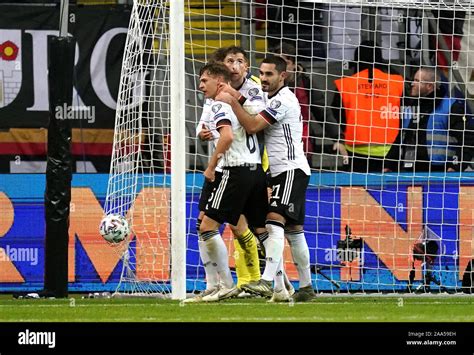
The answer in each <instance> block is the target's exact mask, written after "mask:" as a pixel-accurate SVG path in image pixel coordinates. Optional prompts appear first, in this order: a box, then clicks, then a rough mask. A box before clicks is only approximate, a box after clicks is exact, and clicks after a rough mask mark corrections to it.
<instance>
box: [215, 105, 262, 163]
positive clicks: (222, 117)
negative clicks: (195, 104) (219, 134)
mask: <svg viewBox="0 0 474 355" xmlns="http://www.w3.org/2000/svg"><path fill="white" fill-rule="evenodd" d="M211 112H212V114H213V117H212V120H213V121H214V124H215V127H216V129H219V128H221V127H223V126H230V127H231V128H232V133H233V135H234V140H233V142H232V144H231V146H230V148H229V149H228V150H227V151H226V152H225V154H224V156H223V157H222V158H221V159H220V160H219V166H220V167H236V166H249V165H255V164H260V163H261V158H260V148H259V146H258V141H257V136H256V135H255V134H247V132H246V131H245V129H244V127H242V126H241V125H240V123H239V120H238V119H237V117H236V116H235V114H234V111H232V107H231V106H230V105H229V104H226V103H224V102H221V101H214V102H213V104H212V106H211Z"/></svg>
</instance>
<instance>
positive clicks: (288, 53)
mask: <svg viewBox="0 0 474 355" xmlns="http://www.w3.org/2000/svg"><path fill="white" fill-rule="evenodd" d="M272 52H273V53H274V54H275V55H277V56H282V55H284V56H285V57H286V58H287V59H288V60H290V61H291V62H292V63H293V64H295V63H296V48H295V47H294V46H293V45H291V44H289V43H286V42H283V43H281V44H279V45H277V46H276V47H275V48H273V50H272Z"/></svg>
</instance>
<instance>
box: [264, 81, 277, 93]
mask: <svg viewBox="0 0 474 355" xmlns="http://www.w3.org/2000/svg"><path fill="white" fill-rule="evenodd" d="M261 85H262V91H263V92H273V91H275V90H276V89H277V87H278V82H276V83H270V82H268V81H262V83H261Z"/></svg>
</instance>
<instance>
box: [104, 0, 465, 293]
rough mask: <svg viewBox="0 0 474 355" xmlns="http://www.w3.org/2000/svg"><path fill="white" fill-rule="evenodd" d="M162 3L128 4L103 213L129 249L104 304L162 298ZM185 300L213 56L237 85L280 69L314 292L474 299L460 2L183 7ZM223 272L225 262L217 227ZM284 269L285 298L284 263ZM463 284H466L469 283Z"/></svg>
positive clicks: (200, 275) (354, 0)
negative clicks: (300, 162)
mask: <svg viewBox="0 0 474 355" xmlns="http://www.w3.org/2000/svg"><path fill="white" fill-rule="evenodd" d="M169 6H170V3H169V2H166V1H159V0H155V1H145V0H143V1H142V0H136V1H134V5H133V11H132V15H131V21H130V27H129V31H128V35H127V42H126V47H125V53H124V59H123V67H122V75H121V81H120V92H119V97H118V105H117V114H116V125H115V137H114V150H113V156H112V166H111V171H110V177H109V187H108V195H107V201H106V205H105V211H106V213H120V214H122V215H124V216H126V217H127V219H128V220H129V222H130V225H131V230H132V233H131V235H130V237H129V239H128V240H127V242H126V243H124V244H123V245H120V246H118V247H117V250H118V251H119V252H120V253H121V255H122V259H123V272H122V276H121V282H120V285H119V288H118V290H117V292H119V293H122V294H129V295H157V294H163V295H166V294H168V293H169V292H170V291H172V290H171V287H170V277H171V272H172V270H173V267H174V266H173V265H174V262H179V261H177V260H171V259H172V258H171V248H172V247H173V243H172V240H173V239H172V236H171V232H170V231H171V226H172V225H173V223H175V222H174V219H173V218H171V213H170V208H171V205H172V203H173V201H171V198H170V196H171V192H170V191H171V190H170V179H171V177H172V171H171V161H170V157H171V153H170V150H171V143H172V142H171V139H170V137H171V134H172V132H171V129H170V128H171V120H170V117H171V116H170V100H171V96H172V95H171V94H170V93H171V91H172V87H173V85H176V83H174V82H172V81H171V80H170V48H171V46H170V43H171V42H173V41H180V39H177V38H170V27H171V26H173V25H176V24H173V23H170V17H169ZM183 11H184V18H185V20H184V30H185V41H184V43H183V45H184V50H185V68H183V69H184V70H185V90H184V91H185V105H186V106H185V115H184V117H180V119H182V120H185V135H186V146H185V148H184V149H183V150H182V152H180V156H181V159H184V160H185V164H186V206H185V210H186V226H185V229H186V233H185V235H182V236H180V237H181V238H185V240H186V272H185V276H184V277H185V280H182V282H184V281H185V282H186V291H187V292H195V291H199V290H202V289H204V287H205V274H204V268H203V266H202V262H201V260H200V257H199V252H198V238H197V233H196V229H195V225H196V218H197V215H198V212H199V211H198V201H199V195H200V192H201V188H202V185H203V182H204V180H203V176H202V172H203V171H204V170H205V168H206V164H207V161H208V158H209V154H210V153H211V146H210V145H209V143H207V142H202V141H200V140H199V138H197V137H196V133H195V132H196V130H195V129H196V125H197V123H198V122H199V118H200V115H201V112H202V107H203V103H204V99H203V95H202V94H201V93H200V92H199V90H198V80H199V78H198V74H199V69H200V68H201V67H202V66H203V65H204V64H205V63H206V62H207V61H208V59H209V58H210V56H211V55H212V53H213V52H214V51H215V50H217V49H218V48H221V47H227V46H231V45H237V46H241V47H242V48H243V49H245V50H246V51H247V54H248V58H249V64H250V70H249V72H250V73H249V74H254V75H256V76H258V66H259V63H260V60H261V59H263V58H264V57H265V56H267V55H269V54H275V55H283V56H284V58H285V59H286V60H287V63H288V65H289V67H288V69H289V75H288V82H287V85H288V86H289V87H290V88H291V89H292V90H293V91H294V92H295V94H296V95H297V97H298V99H299V100H300V106H301V109H302V121H303V142H302V144H303V145H304V149H305V153H306V155H307V159H308V161H309V163H310V166H311V171H312V175H311V179H310V185H309V188H308V191H307V196H306V201H307V203H306V221H305V225H304V229H305V237H306V240H307V243H308V246H309V249H310V261H311V270H312V281H313V287H314V289H315V290H316V291H317V292H329V293H331V292H332V293H335V292H379V293H380V292H383V293H385V292H387V293H391V292H449V293H455V292H460V291H462V290H467V289H469V287H471V286H470V285H472V276H471V275H472V274H471V273H470V272H471V271H470V270H471V267H472V263H473V262H472V260H473V258H474V253H473V251H474V243H473V241H472V237H473V218H474V213H473V207H474V197H473V196H474V191H473V189H474V187H473V182H474V180H473V176H474V175H473V173H472V168H473V167H472V166H471V160H472V159H473V149H474V147H473V145H474V135H473V132H474V131H473V129H474V124H473V122H472V121H473V118H472V114H473V112H474V111H473V110H474V106H473V102H472V100H471V99H472V97H473V96H474V86H473V83H474V72H473V70H474V54H473V53H472V51H473V50H474V15H473V11H474V5H472V4H471V2H470V1H467V0H466V1H463V0H456V1H454V0H453V1H447V0H446V1H429V0H425V1H420V0H391V1H390V0H388V1H387V0H384V1H381V0H380V1H375V0H372V1H368V0H324V1H323V0H319V1H286V0H280V1H271V2H270V1H266V0H255V1H219V0H215V1H197V0H192V1H191V0H186V1H185V4H184V9H183ZM223 228H224V230H223V238H224V240H225V242H226V245H227V246H228V251H229V262H230V265H231V267H233V266H234V247H233V242H232V235H231V233H230V231H229V229H228V228H227V227H226V226H224V227H223ZM285 269H286V270H287V273H288V276H289V278H290V280H292V281H295V285H296V284H297V283H296V281H297V272H296V268H295V267H294V265H293V263H292V259H291V252H290V251H289V248H288V246H287V248H286V249H285ZM469 277H471V279H470V280H471V281H470V283H469V280H468V279H469Z"/></svg>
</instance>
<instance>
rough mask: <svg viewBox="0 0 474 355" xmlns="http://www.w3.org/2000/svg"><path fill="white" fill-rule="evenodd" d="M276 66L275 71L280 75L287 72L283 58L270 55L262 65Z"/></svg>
mask: <svg viewBox="0 0 474 355" xmlns="http://www.w3.org/2000/svg"><path fill="white" fill-rule="evenodd" d="M263 63H266V64H275V69H276V70H277V72H278V73H281V72H284V71H286V62H285V60H284V59H283V58H282V57H278V56H276V55H270V56H268V57H266V58H264V59H263V60H262V64H263Z"/></svg>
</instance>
